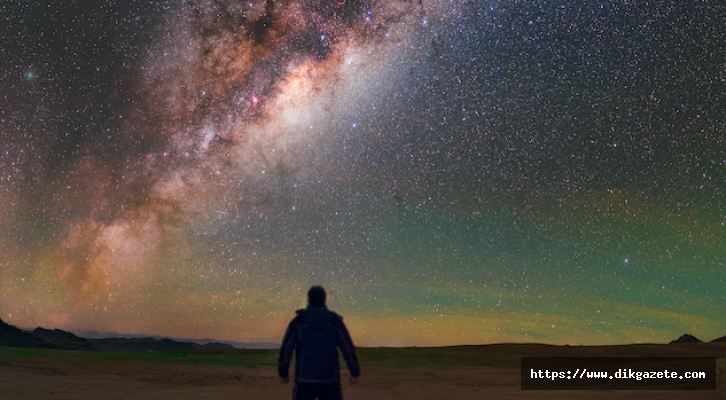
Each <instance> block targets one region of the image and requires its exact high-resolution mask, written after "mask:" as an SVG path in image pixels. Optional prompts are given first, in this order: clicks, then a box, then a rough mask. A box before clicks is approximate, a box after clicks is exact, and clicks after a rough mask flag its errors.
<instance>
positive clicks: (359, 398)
mask: <svg viewBox="0 0 726 400" xmlns="http://www.w3.org/2000/svg"><path fill="white" fill-rule="evenodd" d="M358 354H359V358H360V362H361V368H362V371H363V374H362V376H361V380H360V382H359V383H358V384H356V385H354V386H351V385H350V384H349V383H348V381H347V378H348V376H347V375H344V376H343V393H344V397H345V399H347V400H363V399H366V400H369V399H376V400H378V399H380V400H388V399H417V400H426V399H447V400H454V399H558V400H567V399H636V398H637V399H659V400H660V399H726V382H725V381H726V343H723V342H722V343H684V344H671V345H662V344H643V345H623V346H551V345H541V344H498V345H484V346H455V347H438V348H360V349H358ZM523 356H527V357H533V356H534V357H540V356H541V357H554V356H562V357H580V356H592V357H605V356H623V357H634V356H650V357H652V356H659V357H662V356H676V357H678V356H689V357H717V358H718V361H717V366H718V387H717V389H716V390H709V391H665V390H657V391H643V390H627V391H617V390H600V391H593V390H554V391H544V390H536V391H530V390H522V389H521V386H520V368H519V365H520V358H521V357H523ZM276 357H277V351H276V350H244V349H235V350H194V351H187V352H168V353H159V352H157V353H108V352H80V351H60V350H42V349H22V348H9V347H0V398H2V399H24V400H35V399H43V400H46V399H73V400H97V399H105V400H116V399H118V400H121V399H160V400H161V399H163V400H168V399H174V400H187V399H189V400H191V399H215V400H224V399H230V400H231V399H235V400H240V399H270V400H274V399H289V398H290V395H291V392H292V383H289V384H287V385H282V384H280V382H279V378H278V377H277V370H276V367H275V366H276Z"/></svg>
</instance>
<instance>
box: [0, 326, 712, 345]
mask: <svg viewBox="0 0 726 400" xmlns="http://www.w3.org/2000/svg"><path fill="white" fill-rule="evenodd" d="M76 333H78V334H79V335H81V336H77V335H75V334H73V333H71V332H66V331H62V330H60V329H55V330H48V329H43V328H40V327H39V328H35V329H33V330H32V331H29V330H23V329H20V328H17V327H15V326H13V325H10V324H7V323H5V322H3V320H1V319H0V346H8V347H33V348H41V349H60V350H81V351H115V352H127V351H128V352H131V351H142V352H146V351H175V350H179V351H184V350H190V349H233V348H247V349H274V348H279V347H280V346H279V345H278V344H276V343H244V342H234V341H218V340H215V339H179V338H167V337H162V336H144V335H132V334H124V335H119V334H116V333H110V332H97V331H77V332H76ZM82 336H84V337H82ZM723 342H726V336H723V337H720V338H718V339H714V340H712V341H711V342H710V343H723ZM678 343H703V342H702V341H701V340H700V339H698V338H696V337H695V336H692V335H688V334H686V335H683V336H681V337H679V338H678V339H676V340H672V341H671V342H670V343H669V344H678Z"/></svg>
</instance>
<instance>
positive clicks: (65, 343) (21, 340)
mask: <svg viewBox="0 0 726 400" xmlns="http://www.w3.org/2000/svg"><path fill="white" fill-rule="evenodd" d="M79 333H80V334H82V335H84V336H88V337H81V336H77V335H75V334H73V333H71V332H66V331H62V330H60V329H55V330H49V329H43V328H40V327H38V328H36V329H33V330H32V331H28V330H23V329H20V328H17V327H15V326H13V325H10V324H7V323H5V322H4V321H2V320H1V319H0V346H8V347H33V348H43V349H60V350H81V351H116V352H127V351H129V352H130V351H175V350H180V351H183V350H190V349H233V348H235V347H240V348H258V349H259V348H276V347H279V345H276V344H273V343H242V342H229V341H225V342H220V341H216V340H214V339H172V338H165V337H160V336H147V337H145V336H143V335H118V334H112V333H109V332H103V333H101V332H96V331H81V332H79ZM119 336H120V337H119Z"/></svg>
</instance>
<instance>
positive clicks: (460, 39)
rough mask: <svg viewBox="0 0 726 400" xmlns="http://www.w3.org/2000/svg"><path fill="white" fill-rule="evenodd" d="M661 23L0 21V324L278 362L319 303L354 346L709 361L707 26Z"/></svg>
mask: <svg viewBox="0 0 726 400" xmlns="http://www.w3.org/2000/svg"><path fill="white" fill-rule="evenodd" d="M555 3H556V4H555ZM678 7H679V6H666V5H662V4H661V5H657V6H654V7H645V6H643V5H640V4H624V5H615V4H600V3H599V2H591V1H588V2H584V3H583V4H581V5H578V6H573V5H571V4H567V3H566V2H552V3H548V2H518V1H513V2H501V1H489V2H466V1H465V2H451V1H448V2H447V1H375V0H358V1H348V0H345V1H330V2H327V1H317V0H304V1H294V0H289V1H272V0H267V1H260V0H254V1H245V2H240V1H227V0H208V1H201V0H200V1H181V2H159V3H154V2H115V1H107V2H104V3H98V4H97V3H91V2H86V1H74V2H68V3H67V4H64V5H63V6H60V5H39V4H25V3H23V2H16V3H13V4H10V5H6V6H4V7H3V12H4V13H6V15H7V19H6V20H7V21H8V25H7V26H6V27H5V28H0V29H2V31H0V34H1V35H0V36H2V40H3V41H2V47H1V48H0V49H1V50H2V57H3V58H4V59H5V60H4V61H3V63H2V64H0V77H2V82H1V83H0V89H1V90H2V94H1V95H0V112H2V115H0V119H1V120H2V121H1V122H0V129H2V136H1V137H0V141H2V142H1V144H2V147H3V149H4V150H3V154H0V157H1V158H2V164H1V166H0V175H2V176H1V177H2V184H3V189H4V190H2V193H1V194H0V206H1V210H0V228H1V229H0V246H1V249H2V252H3V260H1V261H0V263H1V264H0V267H1V268H2V275H1V276H0V278H1V280H0V289H1V290H2V294H1V295H0V313H2V317H3V319H4V320H8V321H10V322H13V323H15V324H17V325H20V326H26V327H32V326H35V325H41V326H44V327H49V328H61V329H69V330H86V329H87V330H99V331H115V332H123V333H147V334H161V335H170V336H177V337H182V336H187V337H215V338H219V339H230V340H239V341H269V342H275V341H277V340H278V339H279V337H278V336H280V335H281V334H282V331H283V330H284V327H285V324H286V323H287V322H288V321H287V320H288V319H289V317H290V316H291V315H292V314H291V313H292V310H294V309H295V308H297V307H301V306H304V302H305V296H304V294H305V290H306V289H307V288H308V287H309V286H310V285H311V284H315V283H321V284H323V285H325V286H326V287H328V288H329V290H330V296H331V299H330V303H331V307H332V308H334V309H336V310H338V311H341V312H342V313H344V314H346V320H347V321H348V320H350V324H351V326H352V329H353V330H354V331H355V332H357V333H358V337H359V338H360V341H361V343H363V344H369V345H408V344H418V345H425V344H461V343H486V342H494V341H531V340H536V341H547V342H552V343H565V342H568V343H623V342H636V341H663V340H670V339H672V338H673V337H677V336H679V335H680V334H682V333H684V332H685V331H688V332H690V333H694V334H696V336H705V337H709V336H713V337H716V336H721V335H720V334H719V332H722V331H723V329H724V326H726V320H724V317H723V315H726V314H724V313H723V311H725V310H724V309H723V307H724V306H723V300H724V295H723V294H722V292H721V291H720V290H719V285H722V284H723V283H724V279H725V275H724V272H723V263H724V260H723V250H724V243H723V241H721V240H719V239H718V238H720V237H723V235H724V225H723V222H724V218H726V215H724V214H723V209H724V207H723V206H724V199H723V191H724V179H723V173H722V171H723V168H724V165H726V156H724V141H723V121H724V107H723V103H722V100H721V96H722V95H721V93H723V90H721V89H723V88H724V78H725V76H724V71H723V68H722V67H721V63H720V61H719V60H721V61H722V60H723V56H724V52H723V50H721V48H720V47H721V46H719V44H718V41H717V38H718V37H719V29H722V27H720V26H719V25H718V24H716V23H714V22H713V21H716V20H717V18H716V16H717V15H718V7H714V6H712V5H709V4H707V3H706V4H702V5H699V6H698V7H696V8H695V9H694V10H690V11H689V13H682V12H681V11H683V10H680V9H679V8H678ZM683 15H690V17H689V18H685V17H683Z"/></svg>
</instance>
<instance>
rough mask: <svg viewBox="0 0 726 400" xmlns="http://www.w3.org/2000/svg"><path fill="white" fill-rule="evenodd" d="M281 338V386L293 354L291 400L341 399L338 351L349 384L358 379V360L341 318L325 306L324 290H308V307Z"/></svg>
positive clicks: (312, 288)
mask: <svg viewBox="0 0 726 400" xmlns="http://www.w3.org/2000/svg"><path fill="white" fill-rule="evenodd" d="M296 312H297V316H295V318H293V320H292V321H291V322H290V325H288V326H287V331H285V337H283V339H282V348H280V358H279V359H278V363H277V370H278V373H279V375H280V381H281V383H288V382H289V381H290V378H289V377H288V371H289V369H290V359H291V358H292V353H293V351H295V352H296V353H295V387H294V388H293V390H292V399H293V400H314V399H318V400H342V399H343V392H342V390H341V387H340V365H339V363H338V350H337V348H340V351H341V352H342V353H343V358H344V359H345V363H346V364H347V365H348V369H349V370H350V383H351V384H352V385H354V384H355V383H356V382H358V377H359V376H360V366H359V365H358V357H357V356H356V355H355V346H353V340H351V338H350V335H349V334H348V330H347V329H346V328H345V324H343V317H341V316H340V315H338V314H336V313H334V312H332V311H329V310H328V307H326V306H325V289H323V287H322V286H313V287H311V288H310V290H309V291H308V307H307V308H305V309H301V310H297V311H296Z"/></svg>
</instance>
